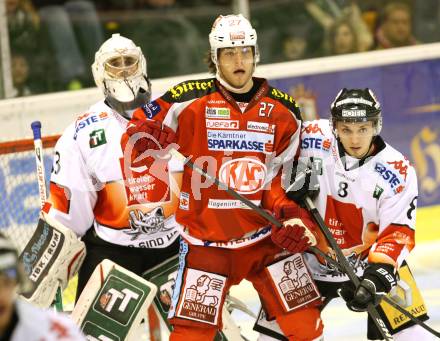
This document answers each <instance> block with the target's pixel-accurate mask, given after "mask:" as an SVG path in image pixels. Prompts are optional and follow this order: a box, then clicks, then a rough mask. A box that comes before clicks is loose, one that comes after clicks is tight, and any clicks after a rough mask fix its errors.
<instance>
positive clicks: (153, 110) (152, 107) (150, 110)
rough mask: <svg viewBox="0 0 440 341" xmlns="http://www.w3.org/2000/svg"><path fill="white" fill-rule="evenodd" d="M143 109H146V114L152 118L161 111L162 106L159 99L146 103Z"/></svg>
mask: <svg viewBox="0 0 440 341" xmlns="http://www.w3.org/2000/svg"><path fill="white" fill-rule="evenodd" d="M142 109H144V112H145V115H146V116H147V117H148V118H150V119H151V118H153V117H154V116H156V115H157V114H158V113H159V112H160V109H161V107H160V105H159V103H157V101H152V102H150V103H148V104H146V105H144V106H143V107H142Z"/></svg>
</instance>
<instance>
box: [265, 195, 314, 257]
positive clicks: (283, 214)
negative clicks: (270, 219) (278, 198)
mask: <svg viewBox="0 0 440 341" xmlns="http://www.w3.org/2000/svg"><path fill="white" fill-rule="evenodd" d="M275 217H276V218H277V219H279V220H281V221H283V227H277V226H275V225H272V241H273V242H274V243H275V244H276V245H278V246H279V247H282V248H283V249H286V250H287V251H289V252H290V253H300V252H304V251H305V250H307V249H308V248H309V247H310V246H315V245H316V244H317V240H316V237H315V235H314V233H313V231H314V230H315V226H316V225H315V224H314V223H313V221H312V220H311V219H310V215H309V213H308V212H307V211H306V210H305V209H303V208H301V207H299V206H298V205H296V204H290V205H284V206H281V207H280V208H279V209H276V211H275Z"/></svg>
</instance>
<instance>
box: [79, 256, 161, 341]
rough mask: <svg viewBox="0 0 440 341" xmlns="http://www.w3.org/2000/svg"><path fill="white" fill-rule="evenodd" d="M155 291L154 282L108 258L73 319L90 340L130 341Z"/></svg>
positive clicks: (87, 288) (89, 282)
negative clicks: (104, 338) (105, 338)
mask: <svg viewBox="0 0 440 341" xmlns="http://www.w3.org/2000/svg"><path fill="white" fill-rule="evenodd" d="M156 292H157V287H156V286H155V285H154V284H153V283H150V282H148V281H147V280H145V279H143V278H142V277H140V276H138V275H136V274H134V273H133V272H131V271H128V270H126V269H124V268H123V267H121V266H119V265H117V264H116V263H114V262H112V261H110V260H108V259H105V260H103V261H102V262H101V263H100V264H99V265H98V266H97V267H96V269H95V271H94V272H93V274H92V276H91V277H90V279H89V281H88V282H87V285H86V286H85V288H84V290H83V291H82V293H81V296H80V297H79V299H78V302H77V303H76V305H75V308H74V309H73V312H72V315H71V317H72V319H73V320H74V321H75V323H76V324H78V325H79V326H80V328H81V330H82V331H83V333H84V334H85V335H86V337H87V338H91V339H93V338H96V339H98V340H101V339H103V337H107V338H109V339H111V340H130V339H132V338H134V336H135V335H136V333H137V332H138V328H139V325H140V323H141V321H142V319H144V318H145V317H146V314H147V310H148V307H149V306H150V304H151V302H152V301H153V298H154V295H155V294H156Z"/></svg>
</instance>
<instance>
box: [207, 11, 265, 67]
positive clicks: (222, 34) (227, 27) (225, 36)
mask: <svg viewBox="0 0 440 341" xmlns="http://www.w3.org/2000/svg"><path fill="white" fill-rule="evenodd" d="M209 44H210V46H211V59H212V62H213V63H214V64H215V65H216V66H217V69H218V60H217V57H218V50H219V49H221V48H225V47H240V46H251V47H253V48H254V52H255V58H254V64H257V63H258V62H259V61H260V53H259V51H258V45H257V32H256V31H255V30H254V28H253V27H252V25H251V23H250V22H249V20H247V19H246V18H245V17H244V16H243V15H242V14H238V15H226V16H223V15H220V16H219V17H218V18H217V19H216V20H215V22H214V24H213V25H212V29H211V33H210V34H209Z"/></svg>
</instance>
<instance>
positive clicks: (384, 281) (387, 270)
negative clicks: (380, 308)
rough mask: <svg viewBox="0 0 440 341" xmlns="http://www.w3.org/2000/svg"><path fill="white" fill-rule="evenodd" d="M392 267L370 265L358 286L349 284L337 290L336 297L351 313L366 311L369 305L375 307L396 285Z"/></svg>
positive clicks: (387, 265)
mask: <svg viewBox="0 0 440 341" xmlns="http://www.w3.org/2000/svg"><path fill="white" fill-rule="evenodd" d="M396 283H397V279H396V275H395V272H394V266H393V265H391V264H385V263H371V264H369V265H368V266H367V268H366V269H365V271H364V275H363V276H362V280H361V282H360V283H359V285H358V286H357V287H356V288H354V286H353V284H352V283H351V282H349V283H346V284H343V285H342V287H341V288H340V289H338V295H339V296H341V297H342V298H343V299H344V300H345V302H346V303H347V307H348V309H350V310H352V311H367V309H368V305H369V304H370V303H371V304H373V305H374V306H377V305H378V304H379V303H380V301H381V299H382V297H383V296H384V295H386V294H388V293H389V292H390V290H391V289H392V288H393V287H394V286H395V285H396Z"/></svg>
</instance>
